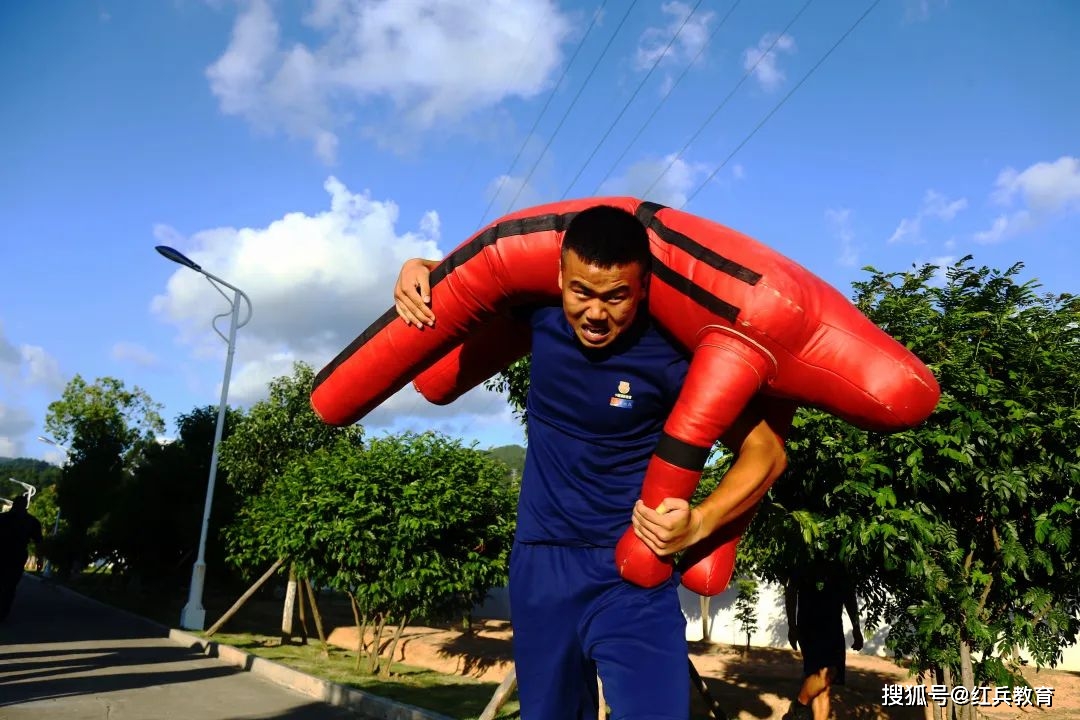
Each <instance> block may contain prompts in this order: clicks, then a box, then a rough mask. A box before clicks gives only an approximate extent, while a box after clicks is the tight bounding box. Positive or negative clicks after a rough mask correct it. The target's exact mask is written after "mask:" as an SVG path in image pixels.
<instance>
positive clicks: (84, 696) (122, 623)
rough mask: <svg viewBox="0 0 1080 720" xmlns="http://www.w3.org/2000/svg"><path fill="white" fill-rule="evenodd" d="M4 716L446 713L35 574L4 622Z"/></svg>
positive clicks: (61, 719)
mask: <svg viewBox="0 0 1080 720" xmlns="http://www.w3.org/2000/svg"><path fill="white" fill-rule="evenodd" d="M0 718H3V720H41V718H48V719H49V720H92V719H96V718H102V719H103V720H105V719H107V720H159V719H160V720H172V719H173V718H175V719H177V720H179V719H181V718H185V719H186V718H199V720H346V719H348V720H446V719H445V718H442V719H440V718H439V716H437V715H435V714H433V713H430V712H426V711H420V710H418V709H416V708H412V707H410V706H407V705H401V704H398V703H394V702H391V701H388V700H385V699H383V698H376V697H374V696H371V695H367V694H365V693H359V692H357V691H355V690H351V689H348V688H343V687H341V686H338V685H334V684H333V683H328V682H326V681H323V680H319V679H317V678H313V677H311V676H308V675H305V674H303V673H300V672H298V671H296V670H293V669H291V668H287V667H285V666H283V665H279V664H277V663H273V662H270V661H267V660H265V659H262V658H255V657H254V656H251V655H249V654H247V653H244V652H242V651H240V650H237V649H235V648H228V647H226V646H220V647H219V646H218V645H217V644H216V643H206V642H205V641H204V640H202V639H200V638H198V637H196V636H193V635H189V634H188V633H184V632H181V631H177V630H172V631H170V630H169V629H168V628H165V627H163V626H161V625H158V624H156V623H153V622H150V621H149V620H146V619H144V618H140V617H137V616H135V615H132V614H130V613H127V612H125V611H123V610H118V609H116V608H112V607H109V606H106V605H103V604H101V603H99V602H97V601H95V600H91V599H89V598H86V597H83V596H81V595H79V594H77V593H75V592H73V591H71V590H68V589H67V588H64V587H62V586H60V585H56V584H53V583H51V582H48V581H44V580H41V579H39V578H37V577H36V576H33V575H26V576H24V578H23V581H22V582H21V583H20V585H19V588H18V592H17V595H16V598H15V604H14V607H13V608H12V611H11V615H10V616H9V617H8V619H7V620H6V621H5V622H4V623H3V624H0Z"/></svg>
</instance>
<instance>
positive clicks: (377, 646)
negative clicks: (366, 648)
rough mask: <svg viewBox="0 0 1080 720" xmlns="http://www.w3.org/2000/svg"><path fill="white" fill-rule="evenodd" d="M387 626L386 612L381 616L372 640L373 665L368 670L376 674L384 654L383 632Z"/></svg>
mask: <svg viewBox="0 0 1080 720" xmlns="http://www.w3.org/2000/svg"><path fill="white" fill-rule="evenodd" d="M385 627H386V614H385V613H383V614H382V615H380V616H379V626H378V627H377V628H376V629H375V637H373V638H372V640H371V666H370V667H369V669H368V672H369V673H371V674H372V675H374V674H375V673H376V672H378V670H379V655H381V654H382V634H383V628H385Z"/></svg>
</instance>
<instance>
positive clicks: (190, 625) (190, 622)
mask: <svg viewBox="0 0 1080 720" xmlns="http://www.w3.org/2000/svg"><path fill="white" fill-rule="evenodd" d="M154 249H155V250H157V251H158V252H159V253H161V254H162V255H163V256H165V257H167V258H168V259H169V260H172V261H173V262H174V263H178V264H180V265H183V266H184V267H188V268H191V269H192V270H194V271H195V272H197V273H201V274H202V275H203V276H205V277H206V279H207V280H208V281H209V282H210V284H211V285H213V286H214V289H215V290H217V291H218V292H219V293H221V296H222V297H224V298H225V299H226V300H227V301H228V302H229V305H230V311H229V312H227V313H221V314H220V315H215V316H214V319H213V321H212V322H211V323H210V324H211V326H212V327H213V328H214V332H216V333H217V334H218V335H219V336H220V337H221V339H222V340H224V341H225V342H226V343H228V346H229V350H228V353H227V354H226V357H225V380H224V382H222V383H221V402H220V403H219V404H218V416H217V428H216V429H215V430H214V450H213V453H212V454H211V456H210V479H209V480H208V481H207V483H206V505H205V506H204V508H203V518H202V530H201V532H200V533H199V556H198V558H196V560H195V567H193V568H192V569H191V588H190V590H189V592H188V601H187V605H185V606H184V609H183V611H182V612H181V613H180V626H181V627H182V628H184V629H186V630H202V629H203V627H204V625H205V624H206V610H205V608H203V604H202V596H203V585H204V584H205V581H206V533H207V531H208V529H209V527H210V506H211V504H212V503H213V500H214V481H215V480H216V479H217V463H218V445H220V444H221V431H222V429H223V427H224V425H225V403H226V402H227V401H228V397H229V377H230V376H231V375H232V362H233V350H234V349H235V347H236V331H237V330H238V329H239V328H241V327H243V326H244V325H247V323H248V321H249V320H251V300H250V299H249V298H248V296H247V295H245V294H244V292H243V291H242V290H240V288H238V287H236V286H235V285H231V284H230V283H227V282H225V281H224V280H222V279H221V278H219V277H217V276H216V275H213V274H211V273H208V272H207V271H205V270H203V269H202V268H201V267H199V266H198V265H197V264H195V262H193V261H192V260H191V259H190V258H188V257H187V256H185V255H184V254H183V253H181V252H179V251H178V250H174V249H173V248H171V247H167V246H165V245H158V246H157V247H155V248H154ZM215 281H216V282H215ZM217 283H221V284H222V285H224V286H225V287H227V288H230V289H231V290H232V291H233V297H232V298H231V299H230V298H229V296H228V295H227V294H226V293H225V291H224V290H222V289H221V288H220V287H219V286H218V284H217ZM241 298H243V300H244V302H245V303H247V317H245V318H244V321H243V322H238V318H239V317H240V299H241ZM226 316H230V323H229V334H228V336H226V335H224V334H223V333H222V332H221V331H220V330H218V327H217V321H218V319H219V318H223V317H226Z"/></svg>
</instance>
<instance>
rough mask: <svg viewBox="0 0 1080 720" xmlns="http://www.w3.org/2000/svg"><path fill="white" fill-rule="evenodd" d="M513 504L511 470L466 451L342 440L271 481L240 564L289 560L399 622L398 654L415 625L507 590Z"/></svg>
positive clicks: (240, 546)
mask: <svg viewBox="0 0 1080 720" xmlns="http://www.w3.org/2000/svg"><path fill="white" fill-rule="evenodd" d="M515 502H516V497H515V494H514V493H513V491H512V490H511V488H509V487H508V486H507V485H506V482H505V466H503V465H502V464H501V463H500V462H498V461H496V460H494V459H492V458H490V457H489V456H488V455H487V453H484V452H481V451H479V450H475V449H473V448H464V447H462V446H461V444H460V443H459V442H458V441H454V440H450V439H448V438H446V437H444V436H441V435H437V434H434V433H425V434H422V435H413V434H406V435H402V436H397V437H385V438H378V439H375V440H372V441H370V443H368V444H367V446H366V447H362V446H361V445H360V443H359V439H358V438H356V437H355V436H354V437H347V436H343V437H340V438H339V439H338V441H337V442H336V443H335V444H334V445H332V446H329V447H324V448H320V449H317V450H315V451H314V452H312V453H311V454H309V455H304V456H301V457H298V458H296V459H295V460H294V461H293V462H292V463H291V464H290V465H289V467H288V468H287V469H286V470H285V472H284V473H282V474H281V475H280V476H277V477H275V478H272V479H269V480H267V482H266V484H265V486H264V491H263V492H262V493H261V494H260V495H259V496H258V497H256V498H254V499H253V500H252V501H251V502H249V503H248V504H247V505H246V506H245V507H244V509H243V510H242V511H241V513H240V517H239V518H238V522H237V523H236V524H235V525H234V526H233V527H232V528H230V530H229V536H230V541H231V544H232V547H233V548H234V549H235V553H236V555H235V560H236V561H238V562H241V563H250V561H251V558H255V559H257V560H258V561H259V562H261V563H266V562H268V561H270V560H271V559H277V558H280V557H286V558H289V559H290V560H291V561H293V562H295V563H296V567H297V571H298V573H299V574H301V575H303V576H306V577H308V578H310V579H311V580H312V582H313V583H317V584H319V585H329V586H331V587H335V588H337V589H339V590H341V591H343V592H348V593H350V594H351V595H352V596H353V597H354V598H355V600H356V602H357V606H358V611H359V612H360V613H363V615H364V616H365V617H371V618H375V617H378V616H381V617H382V618H384V619H391V620H393V621H395V622H396V625H397V633H396V634H395V636H394V637H395V639H394V640H393V642H395V643H396V641H397V637H398V636H399V635H400V632H401V629H402V628H403V627H404V625H405V624H406V623H407V622H408V621H409V620H410V619H412V618H418V617H419V618H424V619H425V620H429V621H432V620H444V619H448V618H455V617H460V616H461V613H462V612H466V611H468V610H469V609H471V608H472V607H473V606H474V605H475V604H476V603H478V602H480V601H481V600H482V599H483V598H484V597H485V595H486V594H487V592H488V591H489V590H490V589H491V588H493V587H499V586H501V585H503V584H505V583H506V581H507V558H508V556H509V552H510V546H511V543H512V539H513V528H514V521H513V517H514V506H515ZM391 652H392V650H391ZM387 667H388V666H387Z"/></svg>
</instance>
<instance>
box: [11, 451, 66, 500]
mask: <svg viewBox="0 0 1080 720" xmlns="http://www.w3.org/2000/svg"><path fill="white" fill-rule="evenodd" d="M8 478H15V479H16V480H22V481H23V482H25V483H30V484H31V485H33V486H34V487H36V488H37V489H38V491H39V492H40V491H41V490H44V489H45V488H47V487H48V486H50V485H53V484H55V483H56V481H57V480H59V479H60V468H58V467H56V466H55V465H51V464H50V463H47V462H45V461H44V460H37V459H35V458H8V457H0V482H2V485H3V486H4V487H3V488H0V491H2V490H4V489H6V486H7V485H8V484H9V483H7V482H6V481H7V479H8ZM0 494H2V492H0Z"/></svg>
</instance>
